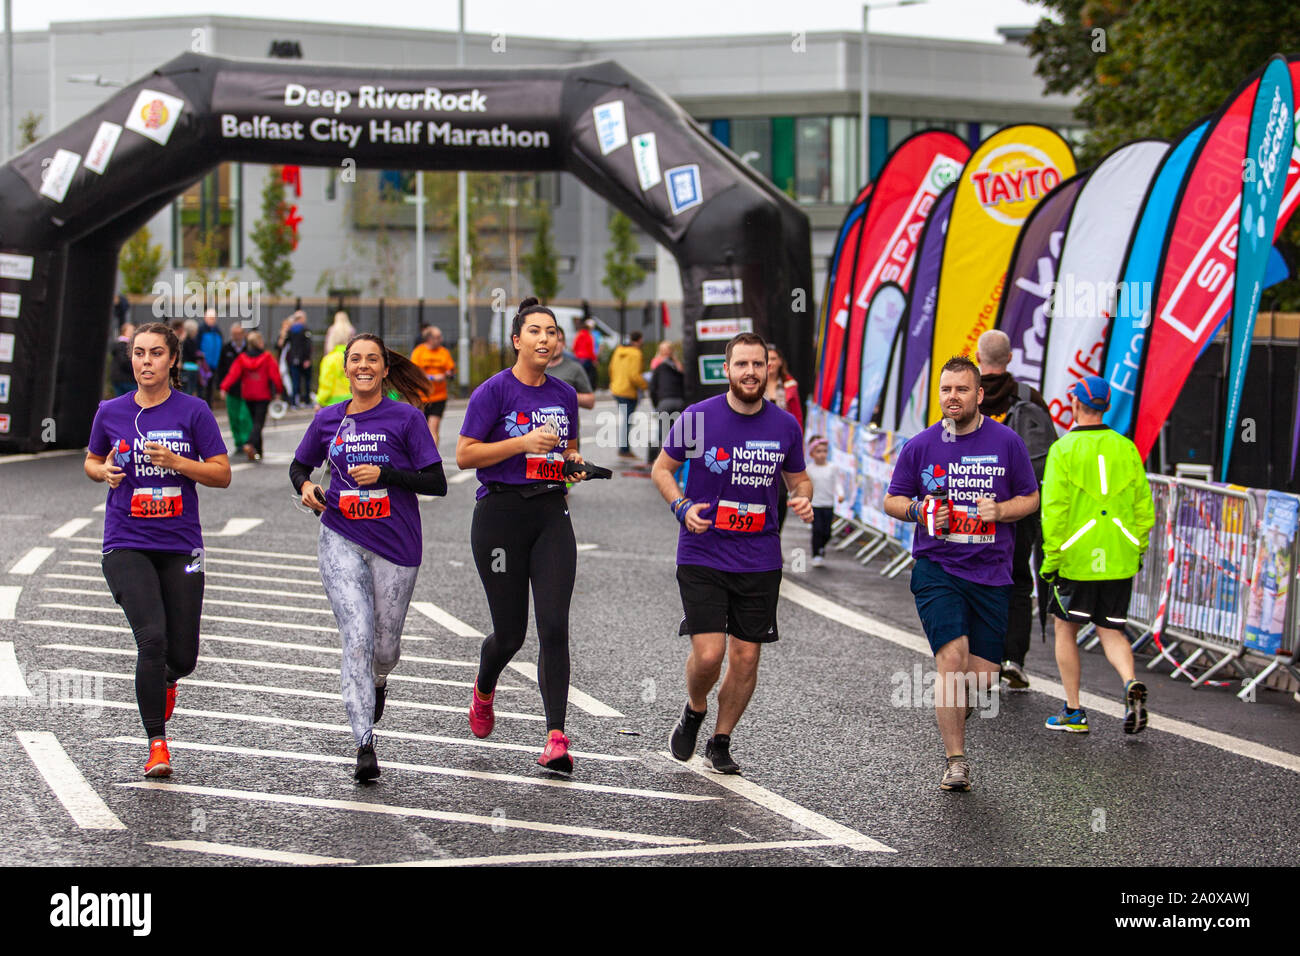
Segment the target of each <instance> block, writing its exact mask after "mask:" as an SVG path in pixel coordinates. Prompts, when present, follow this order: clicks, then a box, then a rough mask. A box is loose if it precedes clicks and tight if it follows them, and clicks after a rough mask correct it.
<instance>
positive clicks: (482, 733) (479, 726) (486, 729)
mask: <svg viewBox="0 0 1300 956" xmlns="http://www.w3.org/2000/svg"><path fill="white" fill-rule="evenodd" d="M496 695H497V692H496V691H493V692H492V693H490V694H488V695H487V697H486V698H484V697H480V696H479V692H478V681H475V682H474V689H473V690H472V691H470V703H469V732H470V733H472V734H473V735H474V736H475V737H480V738H481V737H486V736H487V735H488V734H490V733H492V728H493V727H494V726H495V725H496V720H497V718H496V714H494V713H493V712H492V699H493V698H494V697H496Z"/></svg>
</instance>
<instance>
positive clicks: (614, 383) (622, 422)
mask: <svg viewBox="0 0 1300 956" xmlns="http://www.w3.org/2000/svg"><path fill="white" fill-rule="evenodd" d="M642 358H643V356H642V355H641V333H640V332H633V333H632V334H631V335H629V336H628V344H627V345H620V346H619V347H618V348H616V349H614V354H613V355H612V356H610V359H609V391H610V394H612V395H613V396H614V400H615V401H616V402H618V456H619V457H620V458H635V457H636V455H634V454H633V453H632V447H631V444H630V443H629V442H628V435H627V426H628V419H630V418H631V417H632V412H633V411H635V410H636V401H637V398H638V397H639V396H640V395H641V393H642V392H644V391H645V390H646V387H647V386H646V380H645V379H644V378H643V377H642V376H641V361H642Z"/></svg>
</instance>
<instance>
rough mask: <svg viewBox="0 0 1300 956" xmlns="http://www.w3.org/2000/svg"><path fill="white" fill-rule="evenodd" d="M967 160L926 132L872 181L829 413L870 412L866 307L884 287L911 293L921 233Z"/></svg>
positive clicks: (954, 144) (963, 152) (947, 141)
mask: <svg viewBox="0 0 1300 956" xmlns="http://www.w3.org/2000/svg"><path fill="white" fill-rule="evenodd" d="M969 157H970V149H969V148H968V147H967V146H966V144H965V143H963V142H962V141H961V139H959V138H958V137H957V136H954V135H953V134H952V133H949V132H947V131H946V130H925V131H923V132H920V133H915V134H913V135H912V136H910V137H908V138H907V139H905V140H903V142H901V143H899V144H898V146H896V147H895V148H894V150H893V152H891V153H890V154H889V158H888V159H886V160H885V164H884V166H883V167H881V170H880V174H879V175H878V176H877V177H876V179H875V184H874V188H873V189H872V191H871V198H870V200H869V201H868V202H867V211H866V214H865V218H864V220H863V224H862V230H861V232H860V233H859V234H858V248H857V257H856V261H855V264H854V268H853V285H852V291H851V297H852V306H851V307H850V309H849V318H848V327H847V336H846V338H845V341H844V349H843V353H842V356H841V359H842V366H841V368H840V371H839V373H838V376H837V379H836V390H837V391H838V392H839V400H838V401H835V400H832V402H831V405H832V407H838V408H840V409H843V410H844V412H843V413H844V416H845V417H846V418H849V419H853V420H856V419H858V418H860V417H861V418H864V419H868V420H869V418H870V416H871V411H872V409H871V408H864V409H863V412H864V414H863V415H861V416H860V415H859V413H858V391H859V388H860V383H861V376H862V361H863V344H864V342H865V340H866V337H867V332H866V329H867V325H868V315H869V306H870V303H871V301H872V299H873V298H874V297H875V295H876V292H877V291H878V290H879V289H880V287H881V286H883V285H884V284H885V283H887V282H894V283H897V284H898V285H899V286H900V287H901V288H902V290H903V291H904V292H906V291H907V289H908V288H909V287H910V284H911V281H912V269H913V266H914V264H915V260H916V250H917V247H918V245H919V244H920V241H921V231H922V230H923V229H924V228H925V220H926V219H927V218H928V217H929V215H930V210H931V208H932V207H933V206H934V201H935V199H936V198H937V197H938V195H939V193H941V192H943V190H944V187H946V186H947V185H948V184H949V183H951V182H952V181H953V180H955V179H956V178H957V176H958V174H959V173H960V172H961V168H962V166H963V165H965V163H966V160H967V159H968V158H969Z"/></svg>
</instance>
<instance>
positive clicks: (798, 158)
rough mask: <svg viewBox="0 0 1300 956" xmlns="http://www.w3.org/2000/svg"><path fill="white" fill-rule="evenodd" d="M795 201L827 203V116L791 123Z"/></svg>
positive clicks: (807, 117) (828, 176)
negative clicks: (793, 136)
mask: <svg viewBox="0 0 1300 956" xmlns="http://www.w3.org/2000/svg"><path fill="white" fill-rule="evenodd" d="M794 165H795V198H796V199H797V200H798V201H799V202H801V203H825V202H830V200H831V134H830V118H829V117H827V116H801V117H799V119H798V120H797V121H796V123H795V157H794Z"/></svg>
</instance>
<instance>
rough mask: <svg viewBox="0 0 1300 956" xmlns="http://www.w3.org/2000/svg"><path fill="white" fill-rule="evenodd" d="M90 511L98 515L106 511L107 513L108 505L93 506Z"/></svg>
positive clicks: (105, 503)
mask: <svg viewBox="0 0 1300 956" xmlns="http://www.w3.org/2000/svg"><path fill="white" fill-rule="evenodd" d="M90 510H91V511H94V512H97V513H99V514H104V513H105V512H106V511H108V503H107V502H104V503H103V504H98V505H95V507H93V508H91V509H90Z"/></svg>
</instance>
